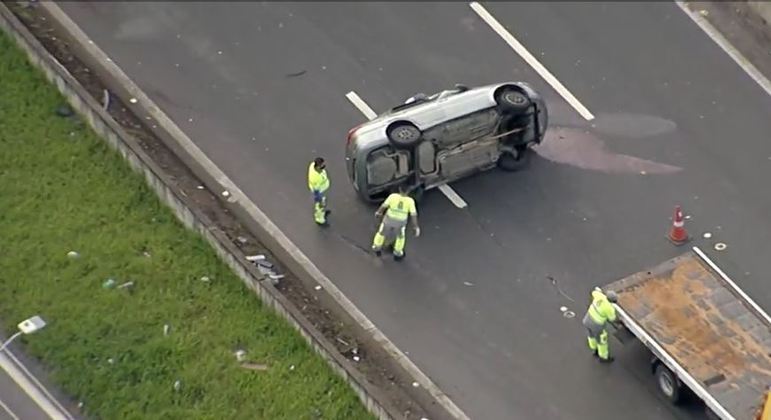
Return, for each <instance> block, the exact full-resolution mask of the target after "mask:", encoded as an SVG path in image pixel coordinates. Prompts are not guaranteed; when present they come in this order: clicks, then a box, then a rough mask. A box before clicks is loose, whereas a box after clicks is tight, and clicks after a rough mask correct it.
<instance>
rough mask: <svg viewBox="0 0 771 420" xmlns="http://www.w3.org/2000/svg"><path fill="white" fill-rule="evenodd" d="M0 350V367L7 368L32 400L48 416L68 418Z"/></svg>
mask: <svg viewBox="0 0 771 420" xmlns="http://www.w3.org/2000/svg"><path fill="white" fill-rule="evenodd" d="M4 353H5V352H0V367H2V368H3V370H5V372H6V373H7V374H8V376H10V377H11V379H13V381H14V382H16V384H17V385H19V387H20V388H21V389H22V390H23V391H24V392H25V393H27V395H29V397H30V398H31V399H32V401H35V403H36V404H37V405H38V406H40V408H41V409H42V410H43V411H44V412H45V413H46V414H48V416H49V417H50V418H52V419H54V420H66V419H67V418H68V417H67V416H66V415H64V414H63V413H62V412H61V411H60V410H59V409H58V408H57V407H56V406H55V405H54V404H53V403H52V400H50V399H49V398H48V397H47V396H45V395H43V394H42V393H41V392H40V390H39V389H38V388H37V387H36V386H35V385H33V384H32V382H30V381H29V379H27V377H26V375H24V374H23V373H22V372H21V371H19V370H18V369H17V368H16V366H15V364H14V363H13V362H11V361H10V360H9V359H8V357H6V355H5V354H4Z"/></svg>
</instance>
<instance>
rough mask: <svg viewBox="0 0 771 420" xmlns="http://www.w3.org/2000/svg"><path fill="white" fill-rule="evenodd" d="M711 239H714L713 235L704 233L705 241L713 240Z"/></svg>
mask: <svg viewBox="0 0 771 420" xmlns="http://www.w3.org/2000/svg"><path fill="white" fill-rule="evenodd" d="M711 237H712V234H711V233H709V232H705V233H704V239H709V238H711Z"/></svg>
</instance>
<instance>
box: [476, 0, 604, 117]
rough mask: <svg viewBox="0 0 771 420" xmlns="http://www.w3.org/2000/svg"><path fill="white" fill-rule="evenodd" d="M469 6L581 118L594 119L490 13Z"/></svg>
mask: <svg viewBox="0 0 771 420" xmlns="http://www.w3.org/2000/svg"><path fill="white" fill-rule="evenodd" d="M469 6H471V8H472V9H473V10H474V11H475V12H476V13H477V14H478V15H479V17H480V18H482V20H484V21H485V23H487V24H488V25H489V26H490V28H492V30H493V31H495V33H497V34H498V35H500V37H501V38H503V40H504V41H506V43H507V44H509V46H510V47H511V48H512V49H513V50H514V51H515V52H516V53H517V54H519V56H520V57H522V59H524V60H525V61H526V62H527V64H530V67H532V68H533V69H534V70H535V71H536V72H537V73H538V74H539V75H541V77H543V78H544V80H546V82H547V83H549V85H551V87H553V88H554V90H556V91H557V93H559V94H560V95H561V96H562V97H563V98H564V99H565V100H566V101H567V103H569V104H570V106H572V107H573V108H574V109H575V110H576V111H577V112H578V113H579V114H580V115H581V116H582V117H584V118H585V119H586V120H589V121H591V120H593V119H594V115H592V113H591V112H589V110H588V109H586V107H585V106H584V105H583V104H582V103H581V102H580V101H579V100H578V99H576V97H575V96H573V94H572V93H570V91H569V90H568V89H567V88H566V87H565V86H563V85H562V83H560V81H559V80H557V78H556V77H554V76H553V75H552V74H551V73H550V72H549V70H547V69H546V67H544V66H543V64H541V63H540V62H539V61H538V60H537V59H536V58H535V57H533V55H532V54H530V52H528V51H527V49H526V48H525V47H524V46H523V45H522V44H521V43H520V42H519V41H517V39H516V38H514V36H513V35H512V34H511V33H509V31H507V30H506V28H504V27H503V25H501V24H500V23H499V22H498V20H496V19H495V18H494V17H493V15H491V14H490V12H488V11H487V10H486V9H485V8H484V7H483V6H482V5H481V4H479V3H477V2H472V3H469Z"/></svg>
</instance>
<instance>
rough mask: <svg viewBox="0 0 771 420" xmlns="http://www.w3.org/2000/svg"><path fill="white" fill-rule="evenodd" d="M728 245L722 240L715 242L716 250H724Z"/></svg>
mask: <svg viewBox="0 0 771 420" xmlns="http://www.w3.org/2000/svg"><path fill="white" fill-rule="evenodd" d="M726 247H727V245H726V244H724V243H722V242H718V243H716V244H715V251H722V250H724V249H726Z"/></svg>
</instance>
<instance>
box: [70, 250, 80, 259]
mask: <svg viewBox="0 0 771 420" xmlns="http://www.w3.org/2000/svg"><path fill="white" fill-rule="evenodd" d="M67 256H68V257H70V258H78V257H80V254H78V253H77V252H75V251H70V252H68V253H67Z"/></svg>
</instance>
